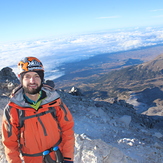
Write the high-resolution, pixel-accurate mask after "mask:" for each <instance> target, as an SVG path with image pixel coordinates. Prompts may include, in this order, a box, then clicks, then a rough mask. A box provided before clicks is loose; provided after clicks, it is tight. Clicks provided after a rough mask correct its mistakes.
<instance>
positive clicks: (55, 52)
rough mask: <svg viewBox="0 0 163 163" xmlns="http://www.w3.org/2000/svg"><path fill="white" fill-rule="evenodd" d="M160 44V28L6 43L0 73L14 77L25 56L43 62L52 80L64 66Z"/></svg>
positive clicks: (1, 47) (162, 32)
mask: <svg viewBox="0 0 163 163" xmlns="http://www.w3.org/2000/svg"><path fill="white" fill-rule="evenodd" d="M162 44H163V27H159V28H134V29H128V30H116V31H112V32H104V31H101V32H97V33H93V32H92V33H89V34H83V35H74V36H64V37H56V38H51V39H36V40H29V41H18V42H10V43H4V44H0V53H1V55H0V61H1V65H0V69H2V68H4V67H10V68H12V69H13V71H14V72H15V73H16V74H18V70H17V63H18V62H19V61H20V60H21V59H22V58H24V57H26V56H35V57H37V58H39V59H40V60H41V61H42V62H43V65H44V68H45V70H46V76H48V77H51V78H53V79H54V78H56V77H59V76H61V75H63V74H64V70H63V71H59V70H58V67H59V66H61V65H63V64H65V63H70V62H71V63H73V62H76V61H81V60H86V59H89V58H91V57H93V56H96V55H99V54H104V53H110V54H112V53H115V52H121V51H128V50H134V49H139V48H144V47H150V46H157V45H162ZM149 54H150V53H149ZM149 57H150V56H149ZM149 57H148V58H149ZM131 58H132V56H131ZM148 58H147V59H148ZM117 59H118V58H117Z"/></svg>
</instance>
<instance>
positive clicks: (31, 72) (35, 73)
mask: <svg viewBox="0 0 163 163" xmlns="http://www.w3.org/2000/svg"><path fill="white" fill-rule="evenodd" d="M25 75H38V73H37V72H34V71H29V72H26V73H25Z"/></svg>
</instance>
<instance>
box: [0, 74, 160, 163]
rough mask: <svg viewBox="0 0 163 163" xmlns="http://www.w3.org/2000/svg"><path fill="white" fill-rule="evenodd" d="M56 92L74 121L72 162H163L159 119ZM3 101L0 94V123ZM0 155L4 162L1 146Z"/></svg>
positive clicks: (120, 105)
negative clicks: (73, 155) (73, 159)
mask: <svg viewBox="0 0 163 163" xmlns="http://www.w3.org/2000/svg"><path fill="white" fill-rule="evenodd" d="M14 78H15V77H14ZM10 84H11V83H10ZM12 84H13V85H14V83H12ZM7 88H8V87H7ZM8 91H9V89H8ZM57 91H58V93H59V94H60V96H61V98H62V99H63V101H64V102H65V103H66V105H67V106H68V107H69V109H70V111H71V112H72V114H73V117H74V120H75V128H74V129H75V137H76V142H75V163H88V162H89V163H149V162H150V163H156V162H157V163H162V162H163V155H162V153H163V143H162V142H163V128H162V127H160V126H162V124H161V123H162V120H158V119H157V120H155V119H153V118H151V117H149V116H146V115H142V114H138V113H136V111H135V109H134V108H133V107H132V105H129V104H127V103H126V102H125V101H122V100H120V101H117V102H114V103H112V104H111V103H108V102H104V101H98V99H96V100H92V99H90V98H86V97H85V96H74V95H72V92H71V94H69V93H66V92H64V91H62V90H57ZM7 102H8V97H7V96H5V95H1V97H0V103H1V106H0V122H1V118H2V113H3V108H4V106H5V105H6V104H7ZM0 136H1V133H0ZM0 153H1V155H0V162H1V163H6V160H5V156H4V150H3V146H2V144H1V145H0Z"/></svg>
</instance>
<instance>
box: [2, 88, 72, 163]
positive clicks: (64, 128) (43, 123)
mask: <svg viewBox="0 0 163 163" xmlns="http://www.w3.org/2000/svg"><path fill="white" fill-rule="evenodd" d="M42 89H43V91H45V92H46V95H47V97H46V98H45V99H43V101H42V104H41V106H40V108H39V109H38V110H37V111H36V110H35V109H33V108H31V107H30V105H29V104H28V103H26V102H25V100H24V98H23V90H22V89H20V90H19V91H18V92H17V93H15V94H14V96H13V97H12V98H11V100H10V102H9V103H8V105H7V106H6V108H5V110H4V116H3V122H2V141H3V144H4V146H5V153H6V158H7V160H8V162H9V163H21V162H22V161H21V157H20V153H23V154H36V153H40V152H43V151H45V150H46V149H49V148H51V147H53V146H54V145H55V144H56V143H57V142H58V141H59V139H60V138H61V139H62V141H61V143H60V144H59V148H60V150H61V152H62V154H63V156H64V157H65V160H66V158H67V161H73V158H74V131H73V126H74V121H73V118H72V115H71V113H70V111H69V110H68V108H67V107H66V105H65V104H64V103H63V102H62V101H61V99H60V97H59V95H58V94H57V92H56V91H54V90H50V89H49V88H48V87H45V86H44V87H43V88H42ZM21 114H24V115H23V117H28V118H27V119H26V118H25V120H24V119H23V120H22V118H21V116H22V115H21ZM53 115H54V116H53ZM55 116H56V118H54V117H55ZM22 123H23V125H22V126H21V127H20V124H22ZM20 151H21V152H20ZM50 155H51V157H52V158H53V159H55V156H54V153H53V152H51V153H50ZM23 159H24V161H25V162H26V163H36V162H37V163H41V162H42V156H35V157H31V156H23Z"/></svg>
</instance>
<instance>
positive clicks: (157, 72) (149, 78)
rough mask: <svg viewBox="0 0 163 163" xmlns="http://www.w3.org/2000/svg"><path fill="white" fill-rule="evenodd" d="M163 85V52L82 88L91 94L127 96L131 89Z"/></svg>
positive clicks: (138, 89)
mask: <svg viewBox="0 0 163 163" xmlns="http://www.w3.org/2000/svg"><path fill="white" fill-rule="evenodd" d="M162 85H163V54H161V55H159V56H158V57H156V58H155V59H154V60H152V61H150V62H146V63H142V64H139V65H134V66H130V67H126V68H122V69H120V70H113V71H110V72H108V73H107V74H105V75H103V76H102V77H100V78H98V79H96V80H94V81H92V82H91V83H89V84H87V85H86V84H83V85H81V86H80V88H82V90H83V91H84V93H85V94H87V95H89V96H94V97H100V98H109V97H118V96H121V97H122V95H123V97H124V98H127V96H129V95H130V93H131V91H134V92H140V91H143V90H144V89H147V88H155V87H158V88H159V89H160V90H162Z"/></svg>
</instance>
